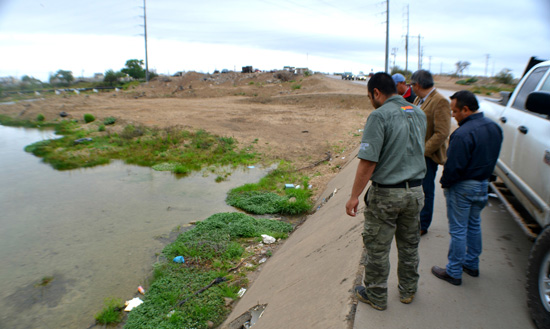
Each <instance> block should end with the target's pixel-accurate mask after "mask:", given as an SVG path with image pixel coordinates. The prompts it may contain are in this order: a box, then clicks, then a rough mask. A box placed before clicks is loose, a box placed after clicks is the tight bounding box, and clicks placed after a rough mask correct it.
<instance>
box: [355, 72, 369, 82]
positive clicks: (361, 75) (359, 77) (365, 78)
mask: <svg viewBox="0 0 550 329" xmlns="http://www.w3.org/2000/svg"><path fill="white" fill-rule="evenodd" d="M355 80H357V81H367V76H366V75H364V74H359V75H357V76H356V77H355Z"/></svg>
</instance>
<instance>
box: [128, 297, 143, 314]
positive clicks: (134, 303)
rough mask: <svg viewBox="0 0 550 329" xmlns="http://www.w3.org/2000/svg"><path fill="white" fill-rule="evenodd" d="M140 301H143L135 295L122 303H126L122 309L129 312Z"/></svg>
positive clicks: (140, 302) (139, 303)
mask: <svg viewBox="0 0 550 329" xmlns="http://www.w3.org/2000/svg"><path fill="white" fill-rule="evenodd" d="M142 303H143V301H142V300H141V299H140V298H139V297H136V298H134V299H131V300H127V301H126V303H124V305H126V308H125V309H124V310H125V311H126V312H130V311H131V310H133V309H134V308H135V307H138V306H139V305H141V304H142Z"/></svg>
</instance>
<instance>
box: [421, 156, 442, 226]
mask: <svg viewBox="0 0 550 329" xmlns="http://www.w3.org/2000/svg"><path fill="white" fill-rule="evenodd" d="M424 159H425V160H426V176H424V180H422V189H423V190H424V208H422V211H421V212H420V229H421V230H422V231H426V232H427V231H428V228H429V227H430V224H431V223H432V217H433V213H434V195H435V174H436V173H437V166H439V165H438V164H437V162H435V161H434V160H432V159H430V158H428V157H424Z"/></svg>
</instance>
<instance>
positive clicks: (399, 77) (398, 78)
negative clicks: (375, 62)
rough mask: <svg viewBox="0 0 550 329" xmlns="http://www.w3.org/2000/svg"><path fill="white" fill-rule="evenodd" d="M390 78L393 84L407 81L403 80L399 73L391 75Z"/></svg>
mask: <svg viewBox="0 0 550 329" xmlns="http://www.w3.org/2000/svg"><path fill="white" fill-rule="evenodd" d="M392 78H393V82H395V84H398V83H399V82H405V81H407V79H405V77H404V76H403V74H401V73H395V74H394V75H392Z"/></svg>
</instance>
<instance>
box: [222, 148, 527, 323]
mask: <svg viewBox="0 0 550 329" xmlns="http://www.w3.org/2000/svg"><path fill="white" fill-rule="evenodd" d="M355 154H356V153H355ZM357 163H358V159H357V158H354V159H353V160H352V161H351V162H349V164H348V165H347V166H346V167H345V168H344V169H343V170H342V172H341V173H340V174H338V176H336V177H335V178H334V179H333V180H332V181H331V182H330V184H329V185H328V187H327V190H326V191H325V193H324V195H323V197H325V198H326V197H328V196H329V195H330V194H331V193H333V191H334V190H335V189H337V193H336V194H335V195H334V196H333V197H332V198H330V200H329V201H328V202H327V203H326V204H324V206H323V207H321V208H320V209H319V210H318V211H317V212H316V213H315V214H314V215H312V216H310V217H309V218H308V220H307V221H306V222H305V223H304V224H303V225H302V226H301V227H299V228H298V229H297V230H296V231H295V232H294V233H292V235H291V236H290V238H289V239H288V240H287V241H286V242H285V243H284V244H283V245H282V246H281V247H280V249H279V250H277V252H275V254H274V256H273V257H272V258H271V259H270V260H269V261H268V262H267V263H265V264H264V266H263V268H261V272H260V274H259V275H258V277H257V278H256V279H255V280H254V282H253V283H252V285H251V286H250V287H249V290H248V291H247V292H246V294H245V295H244V296H243V298H242V299H241V300H240V301H239V302H238V304H237V305H236V307H235V308H234V310H233V312H232V313H231V315H230V316H229V318H228V321H226V323H225V324H224V325H223V326H222V328H237V327H231V326H229V325H228V324H229V323H231V321H233V320H235V319H237V318H238V317H239V316H241V315H242V314H245V313H246V312H247V311H248V310H249V309H251V308H252V307H254V306H256V305H258V304H267V307H266V309H265V312H264V313H263V315H262V317H261V318H260V319H259V320H258V321H257V322H256V324H255V325H254V326H253V328H254V329H266V328H270V329H271V328H273V329H275V328H277V329H279V328H300V329H305V328H321V329H340V328H342V329H349V328H350V327H353V328H354V329H369V328H373V329H374V328H376V329H383V328H387V329H394V328H409V329H415V328H419V329H420V328H421V329H429V328H457V329H458V328H528V329H530V328H534V325H533V323H532V322H531V320H530V318H529V314H528V310H527V306H526V294H525V289H524V286H525V270H526V266H527V259H528V255H529V250H530V248H531V246H532V243H531V242H529V241H528V240H527V238H526V237H525V236H524V235H523V233H522V232H521V230H520V229H519V227H517V224H516V223H515V222H514V221H513V219H512V218H511V217H510V215H509V214H508V212H507V211H506V210H505V208H504V207H503V206H502V204H501V203H500V201H498V200H497V199H490V202H489V204H488V205H487V207H486V208H485V209H484V211H483V213H482V232H483V254H482V255H481V264H480V271H481V275H480V277H478V278H472V277H469V276H468V275H466V274H464V275H463V278H462V279H463V283H462V285H461V286H453V285H451V284H449V283H447V282H444V281H442V280H440V279H437V278H436V277H434V276H433V275H432V274H431V272H430V269H431V267H432V266H434V265H438V266H442V267H443V266H445V264H446V258H447V251H448V244H449V233H448V224H447V219H446V208H445V198H444V196H443V191H442V190H441V188H440V187H439V184H437V185H436V186H437V187H436V199H435V213H434V221H433V223H432V226H431V228H430V231H429V233H428V234H427V235H425V236H423V237H422V240H421V243H420V246H419V253H420V265H419V272H420V281H419V290H418V293H417V295H416V298H415V300H414V302H413V303H412V304H409V305H405V304H402V303H400V302H399V292H398V289H397V275H396V271H397V257H396V247H395V242H394V244H393V246H392V251H391V256H390V260H391V266H392V267H391V271H390V276H389V279H388V309H387V310H386V311H383V312H381V311H376V310H374V309H372V308H371V307H370V306H368V305H366V304H363V303H358V304H357V302H356V300H355V298H354V297H353V294H352V288H353V286H354V284H355V282H354V281H355V280H356V277H357V275H358V274H359V275H362V266H360V261H361V254H362V250H363V243H362V240H361V231H362V227H363V216H362V215H360V216H357V217H355V218H352V217H349V216H347V215H346V214H345V209H344V206H345V203H346V202H347V200H348V198H349V195H350V193H351V188H352V184H353V179H354V176H355V171H356V168H357ZM441 171H442V168H441V167H440V168H439V170H438V178H437V181H439V177H440V175H441ZM362 207H364V204H362ZM355 305H356V306H355ZM238 328H242V326H241V327H238Z"/></svg>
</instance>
